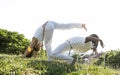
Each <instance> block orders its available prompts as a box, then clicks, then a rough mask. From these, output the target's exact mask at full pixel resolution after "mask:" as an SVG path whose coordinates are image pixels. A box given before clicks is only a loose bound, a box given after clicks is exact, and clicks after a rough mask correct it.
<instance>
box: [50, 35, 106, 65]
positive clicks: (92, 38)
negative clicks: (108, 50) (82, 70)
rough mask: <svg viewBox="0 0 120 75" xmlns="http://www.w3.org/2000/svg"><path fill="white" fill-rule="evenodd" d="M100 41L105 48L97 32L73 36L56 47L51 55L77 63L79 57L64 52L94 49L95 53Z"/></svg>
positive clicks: (54, 57)
mask: <svg viewBox="0 0 120 75" xmlns="http://www.w3.org/2000/svg"><path fill="white" fill-rule="evenodd" d="M98 42H100V45H101V47H102V48H104V43H103V41H102V40H101V39H99V37H98V35H97V34H91V35H89V36H87V37H72V38H70V39H68V40H66V41H65V42H63V43H62V44H60V45H59V46H58V47H56V48H55V49H54V50H53V52H52V53H51V55H50V56H51V57H52V58H53V59H56V58H57V59H61V60H65V61H66V62H69V63H71V64H75V62H76V60H77V58H73V57H71V56H67V55H64V54H63V52H65V51H69V50H74V51H77V52H78V51H79V52H86V51H87V50H90V49H92V50H93V52H95V54H98V53H97V46H98Z"/></svg>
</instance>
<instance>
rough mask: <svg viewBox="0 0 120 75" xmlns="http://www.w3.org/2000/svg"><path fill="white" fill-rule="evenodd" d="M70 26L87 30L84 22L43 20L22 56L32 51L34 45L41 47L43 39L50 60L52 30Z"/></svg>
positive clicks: (69, 27) (70, 27)
mask: <svg viewBox="0 0 120 75" xmlns="http://www.w3.org/2000/svg"><path fill="white" fill-rule="evenodd" d="M72 28H83V29H85V30H86V31H87V28H86V26H85V24H81V23H68V24H63V23H56V22H54V21H47V22H45V23H44V24H43V25H42V26H40V27H39V28H38V29H37V30H36V32H35V34H34V36H33V38H32V42H31V43H30V45H29V46H28V48H27V49H26V51H25V53H24V54H23V57H26V56H27V55H28V54H29V53H30V52H31V51H32V49H33V48H34V47H36V45H38V46H40V47H42V45H43V40H44V44H45V48H46V52H47V57H48V60H50V57H49V56H50V54H51V43H52V36H53V32H54V30H55V29H61V30H65V29H72ZM40 47H36V48H37V50H36V51H35V52H38V51H39V49H40Z"/></svg>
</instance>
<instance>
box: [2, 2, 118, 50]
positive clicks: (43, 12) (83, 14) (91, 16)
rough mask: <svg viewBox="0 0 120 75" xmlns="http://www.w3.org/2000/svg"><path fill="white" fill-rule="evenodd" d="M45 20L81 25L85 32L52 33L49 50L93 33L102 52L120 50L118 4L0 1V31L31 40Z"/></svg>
mask: <svg viewBox="0 0 120 75" xmlns="http://www.w3.org/2000/svg"><path fill="white" fill-rule="evenodd" d="M47 20H53V21H56V22H59V23H72V22H78V23H85V24H86V26H87V28H88V32H85V31H84V30H78V29H72V30H68V31H61V32H60V31H55V33H54V36H53V39H54V40H53V46H54V47H56V46H57V45H58V44H60V43H61V42H62V41H64V40H66V39H67V38H69V37H73V36H77V35H80V36H87V35H89V34H92V33H96V34H98V35H99V36H100V38H101V39H102V40H103V41H104V43H105V48H104V49H103V50H106V49H117V48H120V46H119V41H120V36H119V30H120V28H119V27H118V26H119V25H120V2H119V0H0V28H4V29H7V30H11V31H17V32H19V33H22V34H24V35H25V36H26V38H28V39H31V38H32V36H33V34H34V32H35V30H36V29H37V28H38V27H39V26H40V25H42V24H43V23H44V22H45V21H47Z"/></svg>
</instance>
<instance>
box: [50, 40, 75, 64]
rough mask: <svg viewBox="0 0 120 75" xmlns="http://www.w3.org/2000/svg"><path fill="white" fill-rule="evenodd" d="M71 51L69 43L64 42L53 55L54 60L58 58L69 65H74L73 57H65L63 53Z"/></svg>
mask: <svg viewBox="0 0 120 75" xmlns="http://www.w3.org/2000/svg"><path fill="white" fill-rule="evenodd" d="M69 49H70V46H69V44H68V43H67V42H64V43H63V44H61V45H59V46H58V47H57V48H56V49H55V50H54V51H53V52H52V54H51V56H52V57H53V58H58V59H62V60H66V61H68V62H69V63H72V61H73V58H72V57H71V56H67V55H63V54H62V52H64V51H68V50H69Z"/></svg>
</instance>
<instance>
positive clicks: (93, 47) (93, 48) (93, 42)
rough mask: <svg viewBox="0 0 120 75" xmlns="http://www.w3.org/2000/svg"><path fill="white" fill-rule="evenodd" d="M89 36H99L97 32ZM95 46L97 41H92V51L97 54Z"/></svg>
mask: <svg viewBox="0 0 120 75" xmlns="http://www.w3.org/2000/svg"><path fill="white" fill-rule="evenodd" d="M90 37H95V38H99V36H98V35H97V34H91V35H90ZM97 47H98V41H92V48H91V49H92V50H93V53H94V52H95V54H97V53H98V52H97Z"/></svg>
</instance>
